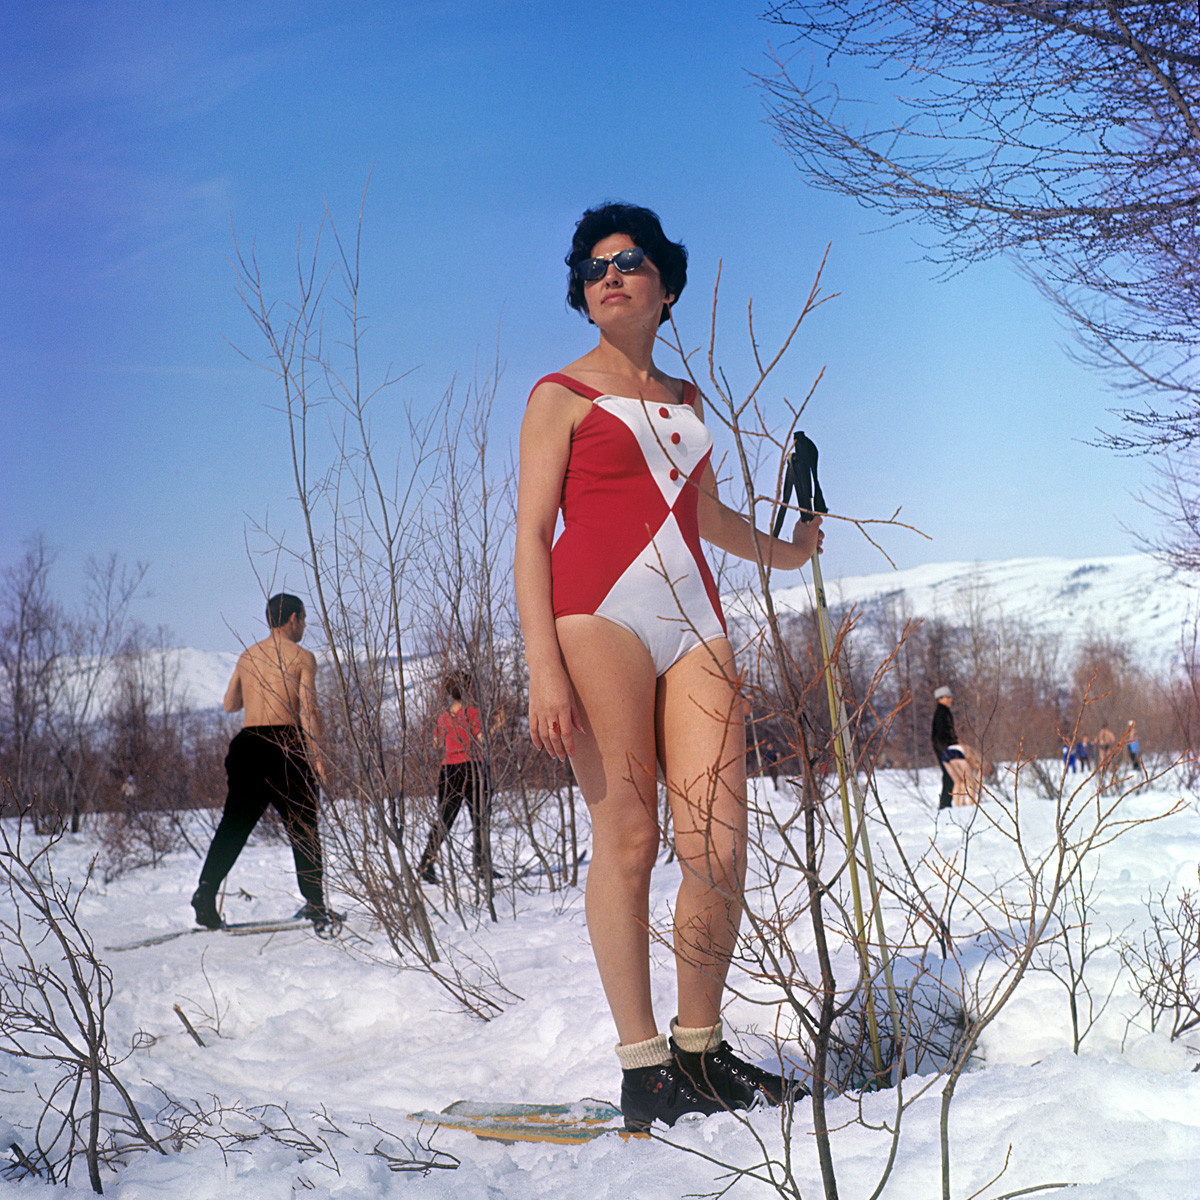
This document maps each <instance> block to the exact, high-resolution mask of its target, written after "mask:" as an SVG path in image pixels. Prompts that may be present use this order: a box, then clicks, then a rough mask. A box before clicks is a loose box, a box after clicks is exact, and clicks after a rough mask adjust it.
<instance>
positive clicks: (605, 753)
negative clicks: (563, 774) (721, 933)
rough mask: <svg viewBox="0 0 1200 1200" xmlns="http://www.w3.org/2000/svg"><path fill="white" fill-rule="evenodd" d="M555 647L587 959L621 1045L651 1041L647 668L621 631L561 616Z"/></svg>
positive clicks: (650, 678)
mask: <svg viewBox="0 0 1200 1200" xmlns="http://www.w3.org/2000/svg"><path fill="white" fill-rule="evenodd" d="M557 625H558V641H559V646H560V648H561V650H562V655H563V661H564V662H565V663H566V667H567V673H568V675H570V677H571V682H572V685H573V686H574V688H575V693H576V695H577V697H578V698H579V703H580V708H581V710H582V716H583V725H584V731H583V732H582V733H577V734H576V735H575V753H574V754H573V755H572V757H571V766H572V768H573V769H574V772H575V778H576V779H577V780H578V781H579V789H580V791H581V792H582V793H583V798H584V800H585V801H586V803H587V806H588V810H589V812H590V814H591V818H592V861H591V864H590V866H589V867H588V877H587V896H586V905H585V909H586V912H587V922H588V933H589V935H590V937H591V942H592V953H593V954H594V955H595V958H596V967H597V969H598V970H599V972H600V981H601V983H602V985H603V987H604V994H605V997H606V998H607V1000H608V1006H609V1009H610V1010H611V1011H612V1015H613V1020H614V1022H615V1023H616V1026H617V1037H618V1039H619V1040H620V1041H621V1043H622V1044H623V1045H632V1044H633V1043H636V1042H642V1041H645V1040H647V1039H648V1038H652V1037H654V1036H655V1034H656V1033H658V1027H657V1025H656V1023H655V1020H654V1010H653V1007H652V1004H651V993H650V937H649V923H650V875H651V871H652V870H653V868H654V863H655V860H656V858H657V857H658V847H659V827H658V787H657V780H656V770H657V767H656V762H655V753H654V696H655V678H654V665H653V663H652V662H651V660H650V655H649V653H648V652H647V650H646V647H645V646H644V645H642V643H641V642H640V641H639V640H638V639H637V638H636V637H635V636H634V635H633V634H632V633H630V632H629V631H628V630H627V629H622V628H621V627H620V626H619V625H614V624H613V623H612V622H611V621H606V620H605V619H604V618H603V617H589V616H571V617H560V618H559V620H558V622H557Z"/></svg>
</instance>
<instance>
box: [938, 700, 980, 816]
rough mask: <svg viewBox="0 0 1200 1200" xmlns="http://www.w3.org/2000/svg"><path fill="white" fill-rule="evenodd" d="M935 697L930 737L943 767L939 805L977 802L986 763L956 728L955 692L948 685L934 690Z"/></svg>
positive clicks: (947, 806)
mask: <svg viewBox="0 0 1200 1200" xmlns="http://www.w3.org/2000/svg"><path fill="white" fill-rule="evenodd" d="M933 698H934V699H935V700H936V701H937V705H936V707H935V708H934V710H933V728H932V730H931V731H930V735H929V736H930V741H931V742H932V743H933V750H934V753H935V754H937V756H938V764H939V765H940V766H941V768H942V793H941V796H940V797H939V798H938V808H939V809H943V808H950V807H952V806H956V807H957V806H961V805H966V804H975V803H977V802H978V799H979V785H980V780H981V778H982V772H983V762H982V760H981V759H980V757H979V755H978V754H977V753H976V752H975V750H974V749H972V747H970V746H967V745H964V744H963V743H962V742H960V741H959V739H958V734H957V733H956V732H955V730H954V714H953V713H952V712H951V711H950V705H951V704H952V703H953V702H954V694H953V693H952V692H951V691H950V689H949V688H948V687H940V688H938V689H937V690H936V691H935V692H934V693H933Z"/></svg>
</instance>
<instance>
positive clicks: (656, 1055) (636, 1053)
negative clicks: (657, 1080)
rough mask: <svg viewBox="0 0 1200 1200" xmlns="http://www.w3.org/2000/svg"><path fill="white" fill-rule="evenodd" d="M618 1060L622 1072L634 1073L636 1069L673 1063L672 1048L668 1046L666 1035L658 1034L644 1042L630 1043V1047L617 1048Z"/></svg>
mask: <svg viewBox="0 0 1200 1200" xmlns="http://www.w3.org/2000/svg"><path fill="white" fill-rule="evenodd" d="M616 1051H617V1059H618V1061H619V1062H620V1064H621V1070H622V1071H632V1070H633V1069H634V1068H635V1067H658V1066H661V1065H662V1064H663V1063H669V1062H670V1061H671V1047H670V1046H669V1045H668V1044H667V1035H666V1034H665V1033H656V1034H655V1035H654V1036H653V1037H652V1038H647V1039H646V1040H645V1041H644V1042H630V1043H629V1045H628V1046H623V1045H621V1043H620V1042H618V1043H617V1046H616Z"/></svg>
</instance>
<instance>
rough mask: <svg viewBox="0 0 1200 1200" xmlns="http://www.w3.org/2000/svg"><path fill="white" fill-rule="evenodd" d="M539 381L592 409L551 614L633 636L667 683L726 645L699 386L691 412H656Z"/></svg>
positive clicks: (662, 408) (558, 552)
mask: <svg viewBox="0 0 1200 1200" xmlns="http://www.w3.org/2000/svg"><path fill="white" fill-rule="evenodd" d="M541 383H558V384H562V386H563V387H566V388H570V390H571V391H573V392H576V393H578V394H579V395H580V396H583V397H585V398H586V399H588V400H590V401H591V402H592V410H591V412H589V413H588V415H587V416H586V417H585V418H584V419H583V421H582V422H580V425H579V428H578V429H576V430H575V433H574V436H573V437H572V439H571V457H570V461H569V462H568V464H567V472H566V475H565V477H564V479H563V491H562V501H561V504H562V513H563V526H564V527H563V531H562V534H561V535H560V536H559V539H558V541H557V542H555V543H554V549H553V550H552V551H551V557H550V575H551V582H552V589H553V603H554V615H555V617H565V616H570V615H573V614H578V613H586V614H589V615H591V614H594V615H596V616H601V617H605V618H606V619H607V620H609V621H612V622H614V623H615V624H617V625H620V626H622V627H623V628H625V629H628V630H629V631H630V632H631V633H632V634H634V635H635V636H636V637H637V638H639V639H640V640H641V642H642V643H643V645H645V647H646V649H647V650H648V651H649V652H650V657H651V659H652V660H653V662H654V669H655V673H656V674H658V675H662V674H663V673H664V672H665V671H666V670H667V669H668V668H669V667H671V666H672V665H673V664H675V663H677V662H678V661H679V660H680V659H681V658H682V657H683V656H684V655H685V654H687V653H688V651H689V650H693V649H695V647H696V646H699V645H701V644H702V643H703V642H707V641H711V640H713V639H714V638H721V637H725V636H726V630H725V617H724V615H723V613H722V612H721V601H720V597H719V596H718V595H717V587H716V584H715V583H714V582H713V577H712V572H711V571H710V570H709V568H708V564H707V563H706V562H705V561H704V554H703V551H702V550H701V548H700V533H699V528H698V525H697V520H696V501H697V496H698V492H697V487H698V485H699V483H700V477H701V475H702V474H703V472H704V468H705V466H706V465H707V463H708V460H709V456H710V455H711V453H712V434H710V433H709V431H708V430H707V429H706V428H705V426H704V423H703V422H702V421H701V420H700V418H699V417H698V416H696V413H695V410H694V408H693V407H692V405H693V404H694V403H695V398H696V389H695V387H694V386H693V385H692V384H690V383H685V384H684V402H683V403H682V404H650V403H647V402H646V401H645V400H639V399H636V398H634V397H630V396H610V395H605V394H603V393H602V392H598V391H596V389H595V388H590V387H588V386H587V385H586V384H583V383H580V382H579V381H578V380H576V379H572V378H570V377H569V376H567V375H560V374H555V375H547V376H546V377H545V378H544V379H539V380H538V384H541ZM534 386H535V387H536V386H537V385H536V384H535V385H534Z"/></svg>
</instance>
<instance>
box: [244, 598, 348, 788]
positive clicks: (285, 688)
mask: <svg viewBox="0 0 1200 1200" xmlns="http://www.w3.org/2000/svg"><path fill="white" fill-rule="evenodd" d="M304 625H305V620H304V615H303V614H302V613H300V614H296V615H295V616H292V617H290V618H289V619H288V621H287V622H286V623H285V624H283V625H281V626H279V627H278V628H277V629H272V630H271V632H270V633H269V634H268V635H267V636H266V637H265V638H263V640H262V641H261V642H255V643H254V645H253V646H248V647H247V648H246V649H245V650H243V651H242V653H241V655H240V656H239V658H238V661H237V666H236V667H235V668H234V671H233V678H232V679H230V681H229V687H228V688H227V689H226V691H225V701H224V707H225V711H226V712H238V711H239V710H241V709H245V714H246V715H245V724H246V725H247V726H254V725H299V726H300V727H301V728H302V729H303V731H304V735H305V743H306V748H307V750H308V756H309V761H310V762H311V763H312V766H313V769H314V770H315V771H316V772H317V775H318V776H319V777H320V779H321V780H322V782H324V779H325V761H324V758H323V756H322V754H321V748H320V741H321V733H322V728H321V713H320V709H319V708H318V707H317V660H316V658H315V657H314V656H313V654H312V652H311V651H310V650H305V649H303V648H302V647H301V646H300V645H299V644H298V643H299V641H300V639H301V638H302V637H303V636H304Z"/></svg>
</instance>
